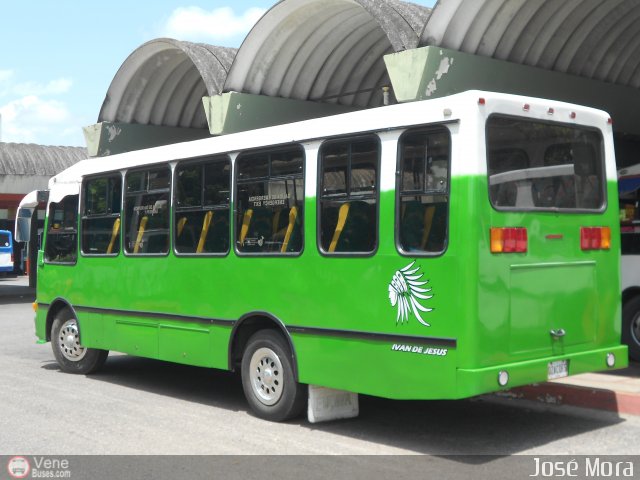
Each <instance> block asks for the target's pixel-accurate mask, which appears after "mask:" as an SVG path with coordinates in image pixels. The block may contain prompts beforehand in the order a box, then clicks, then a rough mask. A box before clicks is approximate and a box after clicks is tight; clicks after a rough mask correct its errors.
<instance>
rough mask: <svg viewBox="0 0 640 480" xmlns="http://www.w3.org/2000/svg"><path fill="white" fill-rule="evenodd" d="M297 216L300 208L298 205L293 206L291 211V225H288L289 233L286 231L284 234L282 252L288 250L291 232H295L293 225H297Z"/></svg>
mask: <svg viewBox="0 0 640 480" xmlns="http://www.w3.org/2000/svg"><path fill="white" fill-rule="evenodd" d="M278 213H279V212H278ZM297 217H298V209H297V208H296V207H291V210H290V211H289V225H288V226H287V233H285V235H284V241H283V242H282V248H281V249H280V252H281V253H285V252H286V251H287V247H288V246H289V240H291V234H292V233H293V227H294V226H295V223H296V218H297Z"/></svg>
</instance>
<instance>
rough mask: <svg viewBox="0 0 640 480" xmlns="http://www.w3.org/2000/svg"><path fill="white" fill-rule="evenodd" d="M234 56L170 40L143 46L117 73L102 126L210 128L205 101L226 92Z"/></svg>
mask: <svg viewBox="0 0 640 480" xmlns="http://www.w3.org/2000/svg"><path fill="white" fill-rule="evenodd" d="M212 28H215V27H212ZM235 52H236V50H235V49H233V48H225V47H215V46H212V45H205V44H199V43H198V44H196V43H190V42H181V41H178V40H173V39H169V38H160V39H156V40H151V41H150V42H147V43H145V44H143V45H142V46H140V47H138V48H137V49H136V50H135V51H134V52H133V53H132V54H131V55H130V56H129V57H128V58H127V59H126V60H125V62H124V63H123V64H122V66H121V67H120V69H119V70H118V72H117V73H116V75H115V77H114V79H113V81H112V82H111V85H110V86H109V90H108V91H107V95H106V98H105V100H104V103H103V104H102V108H101V110H100V115H99V117H98V122H102V121H110V122H122V123H139V124H143V125H159V126H166V127H192V128H206V127H207V119H206V116H205V112H204V108H203V106H202V97H204V96H206V95H209V96H211V95H216V94H219V93H220V92H221V91H222V87H223V85H224V81H225V79H226V76H227V72H228V71H229V67H230V66H231V62H232V61H233V57H234V56H235Z"/></svg>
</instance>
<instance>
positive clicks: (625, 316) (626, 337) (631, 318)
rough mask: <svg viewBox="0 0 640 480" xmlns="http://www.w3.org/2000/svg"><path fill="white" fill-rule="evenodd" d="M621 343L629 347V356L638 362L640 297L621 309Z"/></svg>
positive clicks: (639, 358)
mask: <svg viewBox="0 0 640 480" xmlns="http://www.w3.org/2000/svg"><path fill="white" fill-rule="evenodd" d="M622 342H623V343H625V344H627V345H628V346H629V356H630V357H631V358H632V359H634V360H635V361H637V362H640V296H637V297H633V298H632V299H631V300H629V301H628V302H627V303H625V304H624V307H622Z"/></svg>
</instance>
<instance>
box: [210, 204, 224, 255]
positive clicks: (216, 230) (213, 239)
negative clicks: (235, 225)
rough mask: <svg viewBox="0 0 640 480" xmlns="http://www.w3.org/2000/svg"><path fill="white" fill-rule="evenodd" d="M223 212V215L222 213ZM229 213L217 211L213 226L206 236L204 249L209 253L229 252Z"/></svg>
mask: <svg viewBox="0 0 640 480" xmlns="http://www.w3.org/2000/svg"><path fill="white" fill-rule="evenodd" d="M223 212H224V213H223ZM228 216H229V211H228V210H223V211H218V215H215V218H214V220H213V226H212V227H211V229H210V232H209V236H207V240H206V243H205V245H206V247H207V252H209V253H223V252H226V251H227V250H229V219H228Z"/></svg>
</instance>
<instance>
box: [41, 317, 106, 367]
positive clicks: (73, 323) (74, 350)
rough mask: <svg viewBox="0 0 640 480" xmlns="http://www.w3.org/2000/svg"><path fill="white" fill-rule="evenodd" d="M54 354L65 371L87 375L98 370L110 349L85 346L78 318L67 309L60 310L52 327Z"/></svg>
mask: <svg viewBox="0 0 640 480" xmlns="http://www.w3.org/2000/svg"><path fill="white" fill-rule="evenodd" d="M51 347H52V349H53V355H54V357H55V358H56V361H57V362H58V365H59V366H60V368H61V369H62V371H63V372H67V373H79V374H82V375H86V374H89V373H92V372H95V371H96V370H98V369H99V368H100V367H102V365H103V364H104V362H105V361H106V360H107V355H109V351H108V350H98V349H95V348H85V347H83V346H82V345H81V344H80V330H79V327H78V320H77V319H76V318H75V317H74V315H73V314H72V313H71V312H70V311H69V310H67V309H65V310H62V311H61V312H59V313H58V314H57V315H56V317H55V318H54V320H53V325H52V327H51Z"/></svg>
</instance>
